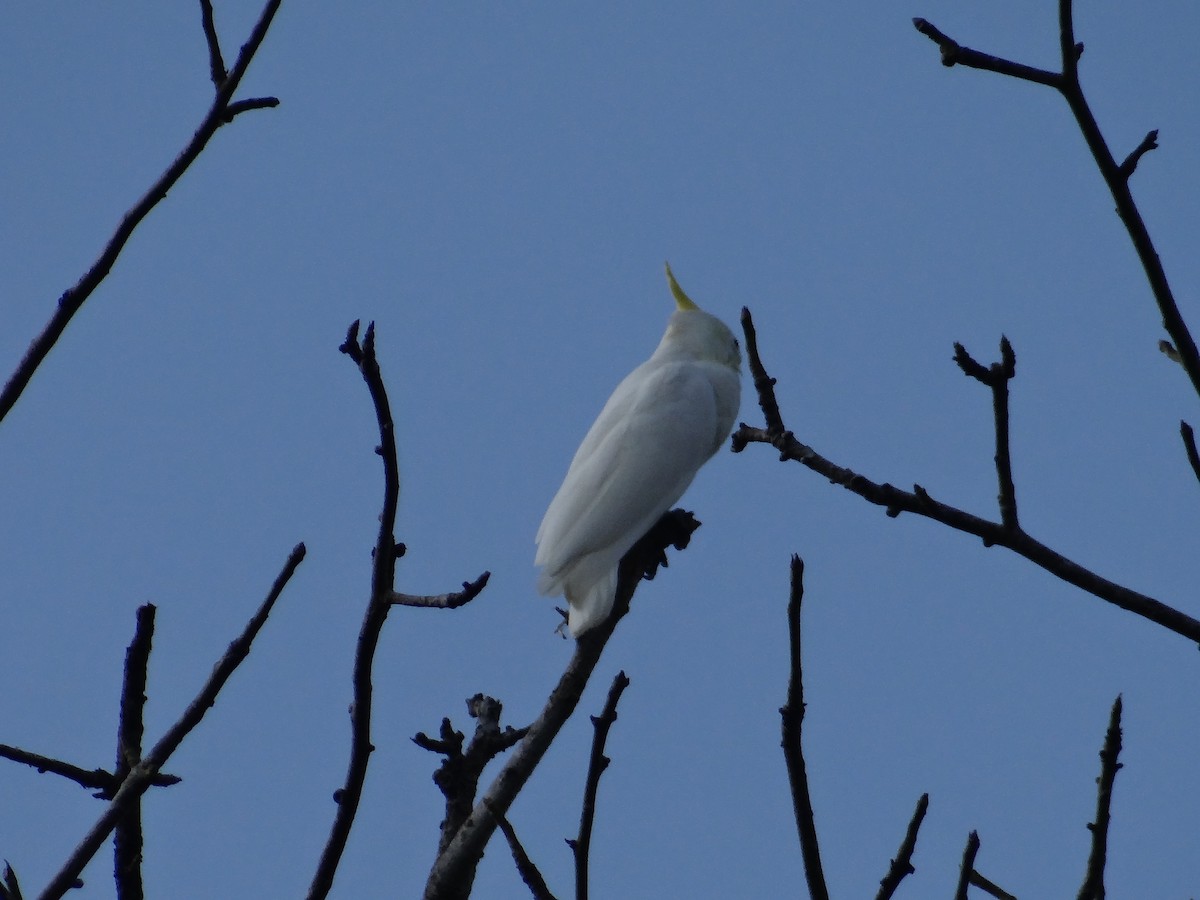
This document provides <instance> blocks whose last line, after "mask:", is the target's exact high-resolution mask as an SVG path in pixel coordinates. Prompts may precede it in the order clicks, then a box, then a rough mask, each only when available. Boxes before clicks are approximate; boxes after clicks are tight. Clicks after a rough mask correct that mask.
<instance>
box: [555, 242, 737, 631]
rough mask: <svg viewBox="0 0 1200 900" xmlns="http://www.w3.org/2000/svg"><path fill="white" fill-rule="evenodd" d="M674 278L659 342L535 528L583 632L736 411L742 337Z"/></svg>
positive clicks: (608, 407)
mask: <svg viewBox="0 0 1200 900" xmlns="http://www.w3.org/2000/svg"><path fill="white" fill-rule="evenodd" d="M667 278H668V280H669V282H670V285H671V291H672V293H673V294H674V295H675V301H676V304H677V306H678V307H679V308H678V309H677V310H676V311H675V312H674V313H672V315H671V318H670V320H669V321H668V323H667V330H666V333H665V334H664V335H663V338H662V341H661V342H660V343H659V345H658V349H656V350H655V351H654V354H653V355H652V356H651V357H650V358H649V359H648V360H646V362H644V363H642V364H641V365H640V366H638V367H637V368H636V369H634V370H633V371H632V372H630V373H629V374H628V375H627V376H626V377H625V379H624V380H623V381H622V382H621V383H620V384H619V385H617V389H616V390H615V391H613V393H612V396H611V397H609V398H608V402H607V403H606V404H604V409H603V410H601V412H600V415H599V417H598V418H597V419H596V421H595V422H594V423H593V424H592V427H591V429H590V430H589V431H588V433H587V436H586V437H585V438H584V439H583V443H582V444H580V445H579V449H578V450H577V451H576V452H575V457H574V459H572V460H571V467H570V469H569V470H568V471H567V477H566V478H565V479H564V480H563V484H562V487H560V488H559V489H558V493H557V494H556V495H555V497H554V499H553V500H552V501H551V502H550V507H549V509H547V510H546V515H545V518H543V519H542V525H541V527H540V528H539V529H538V533H537V544H538V550H537V556H536V557H535V559H534V562H535V564H536V565H539V566H541V567H542V573H541V576H540V578H539V579H538V590H539V591H540V592H541V593H543V594H547V595H558V594H565V596H566V598H567V603H568V604H569V605H570V613H569V617H568V621H567V625H568V627H569V628H570V629H571V634H573V635H575V636H576V637H578V636H579V635H580V634H582V633H583V632H585V631H587V630H588V629H589V628H592V627H594V626H595V625H598V624H599V623H600V622H603V621H604V620H605V619H606V618H608V615H609V613H610V612H612V606H613V600H614V598H615V594H616V585H617V564H618V562H620V559H621V557H622V556H624V555H625V552H626V551H627V550H629V548H630V547H632V546H633V545H634V543H636V542H637V540H638V539H639V538H640V537H641V536H642V535H643V534H645V533H646V532H647V531H648V530H649V529H650V527H651V526H652V525H653V524H654V523H655V522H657V521H658V519H659V517H660V516H662V514H663V513H665V512H666V511H667V510H669V509H670V508H671V507H672V506H674V504H675V503H676V502H677V501H678V500H679V498H680V497H682V496H683V492H684V491H686V490H687V488H688V485H690V484H691V483H692V479H693V478H694V477H695V476H696V472H698V471H699V470H700V467H701V466H702V465H704V463H705V462H707V461H708V459H709V458H710V457H711V456H712V455H713V454H714V453H716V452H717V450H718V449H719V448H720V446H721V444H723V443H724V442H725V439H726V438H727V437H729V433H730V431H731V430H732V429H733V423H734V420H735V419H736V418H737V412H738V406H739V405H740V402H741V395H742V390H741V352H740V351H739V349H738V345H737V341H736V340H735V339H734V337H733V333H732V332H730V330H729V329H728V328H727V327H726V326H725V324H724V323H723V322H721V321H720V320H719V319H717V318H716V317H715V316H710V315H709V314H708V313H706V312H704V311H703V310H701V309H700V308H699V307H697V306H696V304H695V303H693V302H692V301H691V300H690V299H689V298H688V296H687V295H686V294H684V292H683V290H682V289H681V288H680V287H679V285H678V284H677V283H676V281H675V278H674V276H673V275H672V274H671V269H670V267H669V266H668V267H667Z"/></svg>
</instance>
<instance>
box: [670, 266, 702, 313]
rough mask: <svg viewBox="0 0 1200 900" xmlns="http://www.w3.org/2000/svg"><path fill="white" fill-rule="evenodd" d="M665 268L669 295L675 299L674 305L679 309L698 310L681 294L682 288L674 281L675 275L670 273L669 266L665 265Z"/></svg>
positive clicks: (690, 300)
mask: <svg viewBox="0 0 1200 900" xmlns="http://www.w3.org/2000/svg"><path fill="white" fill-rule="evenodd" d="M666 267H667V283H668V284H670V285H671V294H672V295H673V296H674V297H675V305H676V306H677V307H679V308H680V309H699V308H700V307H698V306H697V305H696V304H695V303H693V302H692V298H691V297H689V296H688V295H687V294H685V293H684V292H683V288H681V287H680V286H679V282H678V281H676V280H675V273H674V272H672V271H671V264H670V263H666Z"/></svg>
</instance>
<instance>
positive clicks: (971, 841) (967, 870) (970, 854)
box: [954, 831, 979, 900]
mask: <svg viewBox="0 0 1200 900" xmlns="http://www.w3.org/2000/svg"><path fill="white" fill-rule="evenodd" d="M978 852H979V835H978V833H976V832H974V831H972V832H971V834H970V835H969V836H968V837H967V846H966V848H965V849H964V850H963V857H962V864H961V865H960V866H959V870H958V887H957V888H956V889H955V891H954V900H967V886H968V885H969V884H970V883H971V873H972V872H974V871H975V854H976V853H978Z"/></svg>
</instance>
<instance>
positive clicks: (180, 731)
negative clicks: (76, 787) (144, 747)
mask: <svg viewBox="0 0 1200 900" xmlns="http://www.w3.org/2000/svg"><path fill="white" fill-rule="evenodd" d="M304 553H305V550H304V545H303V544H297V545H296V546H295V548H294V549H293V550H292V552H291V553H290V554H289V555H288V558H287V562H286V563H284V566H283V570H282V571H281V572H280V573H279V575H278V576H277V577H276V579H275V583H274V584H273V585H272V586H271V590H270V592H269V593H268V594H267V598H266V600H264V601H263V603H262V606H260V607H259V608H258V611H257V612H256V613H255V614H254V616H253V618H251V619H250V621H249V622H248V623H247V624H246V627H245V628H244V629H243V630H242V633H241V634H240V635H238V637H237V638H236V639H234V641H233V642H232V643H231V644H230V645H229V648H228V649H227V650H226V651H225V653H224V655H223V656H222V657H221V658H220V659H219V660H217V663H216V665H215V666H213V670H212V674H211V675H209V677H208V681H206V682H205V683H204V687H202V688H201V689H200V693H199V694H197V695H196V699H194V700H193V701H192V702H191V703H190V704H188V707H187V709H185V710H184V711H183V715H181V716H180V717H179V720H178V721H177V722H176V723H175V724H174V725H172V726H171V727H170V728H169V729H168V730H167V733H166V734H164V735H163V736H162V738H160V739H159V741H158V743H157V744H155V745H154V746H153V747H151V748H150V752H149V753H147V754H146V755H145V756H144V757H143V758H142V761H141V762H139V763H138V764H137V765H135V766H134V767H133V768H132V769H130V771H129V775H128V776H127V777H126V778H125V780H124V782H122V784H121V787H120V789H119V790H118V791H117V793H116V795H115V796H114V797H113V798H112V800H111V801H110V802H109V804H108V808H107V809H106V810H105V811H104V814H103V815H102V816H101V817H100V819H99V821H97V822H96V824H95V825H94V826H92V830H91V831H89V832H88V834H87V836H85V837H84V839H83V841H82V842H80V844H79V846H78V847H76V848H75V851H74V852H73V853H72V854H71V857H70V858H69V859H68V860H67V861H66V863H65V864H64V865H63V867H62V868H61V869H60V870H59V871H58V874H56V875H55V876H54V878H53V879H52V880H51V882H50V884H49V885H47V886H46V889H45V890H43V891H42V893H41V894H40V895H39V897H40V900H58V898H59V897H61V896H63V894H65V893H66V892H67V891H69V890H70V889H71V888H72V887H73V886H74V884H75V881H76V880H77V879H78V878H79V874H80V873H81V872H82V871H83V867H84V866H86V865H87V864H88V862H89V861H90V860H91V858H92V857H93V856H95V855H96V851H97V850H99V849H100V846H101V845H102V844H103V843H104V841H105V840H106V839H107V838H108V836H109V834H111V833H112V830H113V828H115V827H116V824H117V822H119V821H120V820H121V818H122V817H123V816H125V815H126V813H127V812H128V811H129V809H130V806H131V804H132V803H134V802H135V801H136V800H137V798H139V797H141V796H142V794H144V793H146V791H147V790H148V789H149V788H150V786H151V784H152V783H153V781H154V776H155V775H156V774H157V773H158V771H159V770H160V769H161V768H162V767H163V765H164V764H165V763H166V761H167V760H168V759H170V758H171V754H173V753H174V752H175V750H176V749H178V747H179V745H180V744H181V743H182V742H183V739H184V738H186V737H187V736H188V735H189V734H190V733H191V732H192V730H193V729H194V728H195V727H196V726H197V725H199V724H200V721H201V720H202V719H203V718H204V714H205V713H206V712H208V710H209V709H211V708H212V706H213V704H215V703H216V702H217V695H218V694H220V693H221V689H222V688H223V687H224V686H225V683H226V682H227V681H228V680H229V677H230V676H231V675H232V674H233V673H234V671H235V670H236V669H237V667H238V666H239V665H241V664H242V661H243V660H245V658H246V657H247V656H248V655H249V653H250V648H251V646H252V645H253V643H254V639H255V637H257V636H258V632H259V631H260V630H262V627H263V625H264V624H265V623H266V621H267V616H269V615H270V614H271V609H272V608H273V607H274V606H275V601H276V600H278V599H279V595H280V594H282V593H283V589H284V588H285V587H286V586H287V583H288V581H289V580H290V579H291V577H292V575H293V573H295V571H296V567H297V566H299V565H300V563H301V561H303V559H304Z"/></svg>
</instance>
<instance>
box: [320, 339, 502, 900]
mask: <svg viewBox="0 0 1200 900" xmlns="http://www.w3.org/2000/svg"><path fill="white" fill-rule="evenodd" d="M359 325H360V323H359V322H357V321H355V322H353V323H352V324H351V325H350V327H349V328H348V329H347V331H346V340H345V341H344V342H343V343H342V344H341V346H340V347H338V349H339V350H340V351H341V352H342V353H344V354H346V355H347V356H348V357H350V359H351V360H352V361H353V362H354V364H355V365H356V366H358V370H359V373H360V374H361V375H362V378H363V381H364V382H365V383H366V385H367V391H368V393H369V394H370V396H371V404H372V406H373V407H374V409H375V421H376V426H377V428H378V431H379V445H378V446H377V447H376V448H375V452H376V454H378V456H379V457H380V459H381V460H382V462H383V508H382V510H381V511H380V513H379V531H378V534H377V536H376V539H375V550H374V554H373V557H374V559H373V563H372V568H371V596H370V599H369V600H368V602H367V609H366V612H365V613H364V615H363V622H362V626H361V628H360V629H359V633H358V644H357V647H356V649H355V653H354V673H353V691H354V700H353V702H352V703H351V705H350V760H349V762H348V763H347V766H346V780H345V782H344V783H343V785H342V787H340V788H339V789H338V790H337V791H335V792H334V801H335V802H336V803H337V811H336V812H335V814H334V818H333V823H332V825H331V826H330V829H329V837H328V838H327V839H326V842H325V847H324V849H323V850H322V851H321V858H320V860H319V861H318V863H317V869H316V872H314V874H313V880H312V883H311V884H310V885H309V889H308V897H309V898H310V900H319V898H323V897H325V896H326V895H328V893H329V891H330V889H332V887H333V879H334V876H335V875H336V874H337V867H338V864H339V862H340V861H341V858H342V854H343V852H344V851H345V849H346V842H347V841H348V840H349V838H350V830H351V828H352V827H353V825H354V818H355V816H356V815H357V813H358V805H359V802H360V801H361V799H362V791H363V785H364V784H365V783H366V777H367V765H368V763H369V761H370V757H371V751H372V750H374V749H375V748H374V745H373V744H372V743H371V712H372V697H373V695H374V686H373V685H372V682H371V677H372V675H371V673H372V669H373V667H374V663H375V650H376V648H377V647H378V645H379V636H380V634H381V633H382V631H383V625H384V622H386V621H387V616H388V611H389V610H390V609H391V608H392V606H393V605H409V606H428V607H443V608H453V607H455V606H462V605H463V604H465V603H467V602H469V601H470V600H472V599H474V598H475V597H476V596H478V595H479V592H480V591H482V590H483V587H484V585H486V584H487V581H488V577H489V576H488V573H487V572H485V573H484V574H483V575H481V576H480V577H479V578H478V579H476V580H475V581H473V582H463V589H462V591H459V592H455V593H452V594H443V595H440V596H438V597H427V598H420V597H414V596H413V595H408V594H399V593H397V592H396V590H395V580H396V560H397V559H398V558H399V557H400V556H401V555H402V554H403V552H404V545H403V544H399V543H397V542H396V536H395V530H396V509H397V507H398V505H399V502H400V463H399V458H398V456H397V453H396V433H395V430H396V429H395V422H394V421H393V419H392V410H391V403H390V401H389V400H388V395H387V387H386V386H385V385H384V382H383V375H382V373H381V372H380V369H379V360H378V358H377V356H376V354H375V323H374V322H371V323H370V324H368V325H367V332H366V335H365V336H364V337H363V339H362V342H361V343H360V342H359V338H358V332H359ZM422 600H424V601H428V602H419V601H422ZM439 600H444V603H439V602H437V601H439ZM409 601H415V602H409Z"/></svg>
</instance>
